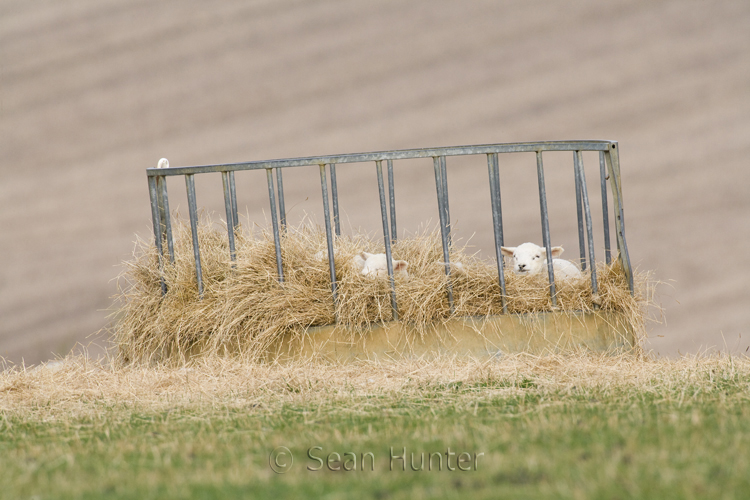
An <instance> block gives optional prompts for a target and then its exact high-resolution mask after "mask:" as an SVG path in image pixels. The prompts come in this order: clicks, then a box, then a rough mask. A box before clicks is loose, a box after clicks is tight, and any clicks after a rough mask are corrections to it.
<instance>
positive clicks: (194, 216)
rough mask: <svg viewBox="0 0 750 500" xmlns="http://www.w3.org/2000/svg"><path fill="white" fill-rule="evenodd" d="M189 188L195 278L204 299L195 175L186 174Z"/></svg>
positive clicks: (186, 184)
mask: <svg viewBox="0 0 750 500" xmlns="http://www.w3.org/2000/svg"><path fill="white" fill-rule="evenodd" d="M185 186H186V187H187V198H188V212H189V213H190V232H191V234H192V236H193V257H194V258H195V277H196V280H197V281H198V296H199V297H200V298H201V299H202V298H203V271H202V270H201V251H200V246H199V243H198V208H197V205H196V202H195V179H193V174H185Z"/></svg>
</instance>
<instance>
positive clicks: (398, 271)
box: [352, 252, 409, 276]
mask: <svg viewBox="0 0 750 500" xmlns="http://www.w3.org/2000/svg"><path fill="white" fill-rule="evenodd" d="M352 260H353V262H354V265H355V266H357V267H359V269H360V271H361V273H362V274H363V275H364V276H388V260H386V257H385V254H384V253H367V252H360V253H359V254H357V255H355V256H354V258H353V259H352ZM391 260H392V262H393V275H394V276H409V273H408V271H407V268H408V267H409V263H408V262H406V261H405V260H395V259H391Z"/></svg>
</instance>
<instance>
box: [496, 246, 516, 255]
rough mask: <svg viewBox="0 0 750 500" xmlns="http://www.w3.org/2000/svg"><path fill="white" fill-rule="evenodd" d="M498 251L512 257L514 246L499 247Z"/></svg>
mask: <svg viewBox="0 0 750 500" xmlns="http://www.w3.org/2000/svg"><path fill="white" fill-rule="evenodd" d="M500 251H501V252H502V253H503V255H505V256H506V257H513V253H514V252H515V251H516V247H500Z"/></svg>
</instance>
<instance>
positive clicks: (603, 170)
mask: <svg viewBox="0 0 750 500" xmlns="http://www.w3.org/2000/svg"><path fill="white" fill-rule="evenodd" d="M606 163H607V162H606V160H605V158H604V151H599V180H600V182H601V185H602V222H603V225H604V257H605V259H606V262H607V265H609V264H610V263H611V262H612V251H611V250H610V243H609V241H610V238H609V202H608V201H607V165H606Z"/></svg>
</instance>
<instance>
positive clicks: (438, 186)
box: [433, 156, 454, 314]
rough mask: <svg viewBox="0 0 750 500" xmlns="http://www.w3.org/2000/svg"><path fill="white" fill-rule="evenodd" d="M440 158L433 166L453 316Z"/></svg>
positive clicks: (447, 226)
mask: <svg viewBox="0 0 750 500" xmlns="http://www.w3.org/2000/svg"><path fill="white" fill-rule="evenodd" d="M441 163H442V162H441V160H440V157H438V156H436V157H434V158H433V166H434V168H435V187H436V189H437V200H438V215H439V217H440V237H441V240H442V243H443V262H444V263H445V275H446V276H448V283H447V289H448V305H449V306H450V311H451V314H453V312H454V308H453V286H452V284H451V280H450V276H451V264H450V256H449V248H450V243H449V238H450V226H449V225H448V222H447V220H446V216H447V211H446V209H445V198H446V196H445V195H444V193H443V190H444V188H445V183H444V182H443V169H442V166H441Z"/></svg>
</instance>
